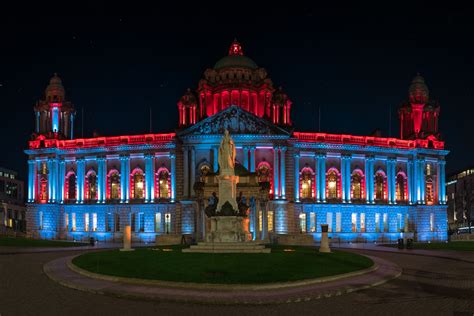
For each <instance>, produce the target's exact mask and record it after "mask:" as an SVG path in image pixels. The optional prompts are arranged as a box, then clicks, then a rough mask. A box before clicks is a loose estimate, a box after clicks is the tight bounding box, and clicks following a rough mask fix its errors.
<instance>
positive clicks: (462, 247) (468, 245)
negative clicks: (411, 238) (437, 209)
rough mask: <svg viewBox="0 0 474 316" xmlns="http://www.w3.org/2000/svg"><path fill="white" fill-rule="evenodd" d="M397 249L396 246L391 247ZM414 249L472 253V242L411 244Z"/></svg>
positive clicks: (473, 247)
mask: <svg viewBox="0 0 474 316" xmlns="http://www.w3.org/2000/svg"><path fill="white" fill-rule="evenodd" d="M391 246H392V247H397V245H391ZM413 248H415V249H426V250H458V251H474V242H473V241H450V242H432V243H413Z"/></svg>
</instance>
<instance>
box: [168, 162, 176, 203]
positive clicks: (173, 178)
mask: <svg viewBox="0 0 474 316" xmlns="http://www.w3.org/2000/svg"><path fill="white" fill-rule="evenodd" d="M169 157H170V160H171V170H170V173H171V202H174V201H175V198H176V155H175V154H174V153H171V154H170V155H169Z"/></svg>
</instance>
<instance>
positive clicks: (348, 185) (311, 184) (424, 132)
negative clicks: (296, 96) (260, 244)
mask: <svg viewBox="0 0 474 316" xmlns="http://www.w3.org/2000/svg"><path fill="white" fill-rule="evenodd" d="M45 94H46V97H45V99H44V100H42V101H41V102H39V103H38V105H37V106H36V107H35V115H36V130H35V133H34V135H33V139H32V140H31V141H30V142H29V148H28V149H27V150H26V151H25V152H26V154H27V155H28V156H29V161H28V167H29V177H28V212H27V214H28V233H29V234H30V236H33V237H37V238H64V239H84V238H88V237H91V236H93V237H96V238H98V239H99V240H119V239H120V238H121V237H122V232H123V229H124V226H125V225H131V226H132V231H133V234H132V235H133V239H134V240H137V241H138V240H140V241H154V240H155V239H156V238H157V236H164V235H173V234H174V235H179V236H181V235H189V236H192V237H193V238H195V239H196V240H204V239H205V234H206V231H207V226H206V225H207V224H206V221H207V219H206V215H205V213H204V210H205V207H206V205H207V204H208V201H209V199H210V198H211V194H209V191H206V189H203V188H207V187H209V185H207V184H206V183H205V182H206V181H210V180H208V179H212V178H213V176H215V175H218V174H219V170H218V162H217V156H218V148H219V144H220V140H221V138H222V135H223V134H224V132H225V130H228V131H229V132H230V134H231V135H232V138H233V140H234V142H235V144H236V149H237V150H236V167H235V168H236V174H237V175H241V178H242V179H251V180H248V181H254V182H256V183H252V184H249V183H239V184H238V185H237V191H238V193H239V192H240V191H242V192H243V193H245V194H246V195H250V194H252V196H246V195H243V198H244V199H245V205H248V207H249V228H250V232H251V234H252V238H253V239H255V240H259V239H263V240H269V239H275V238H279V236H284V235H293V236H296V237H297V236H304V237H305V238H308V236H310V237H312V238H313V239H314V240H318V239H319V238H320V236H321V226H320V225H321V224H328V225H329V236H330V237H332V238H333V240H336V241H337V240H340V241H364V242H369V241H378V240H384V241H388V240H396V238H400V237H403V236H404V235H407V236H413V235H414V237H415V238H416V239H417V240H420V241H426V240H446V239H447V217H446V193H445V156H446V155H447V154H448V151H446V150H445V149H444V142H443V141H442V140H441V139H440V135H439V132H438V117H439V105H438V104H437V103H436V102H434V101H433V100H432V99H430V97H429V91H428V88H427V86H426V84H425V82H424V79H423V78H422V77H421V76H419V75H418V76H416V77H415V79H414V80H413V82H412V84H411V86H410V88H409V95H408V99H407V101H406V102H404V103H402V105H401V107H400V111H399V113H400V119H401V137H400V138H384V137H377V136H355V135H345V134H344V135H342V134H328V133H303V132H298V131H297V129H296V127H295V126H293V122H292V120H291V112H292V110H293V105H292V102H291V100H290V99H289V97H288V95H287V94H286V93H285V92H284V91H283V89H282V88H275V87H274V86H273V83H272V81H271V79H270V78H269V77H268V74H267V72H266V70H265V69H263V68H260V67H258V66H257V64H256V63H255V62H254V61H253V60H251V59H250V58H248V57H247V56H245V55H244V53H243V50H242V47H241V45H240V44H239V43H238V42H236V41H234V42H233V43H232V45H231V47H230V49H229V53H228V55H227V56H225V57H224V58H222V59H221V60H219V61H218V62H217V63H216V64H215V66H214V67H213V68H211V69H207V70H206V71H205V72H204V77H203V79H202V80H201V81H200V82H199V84H198V88H197V90H196V91H191V90H189V89H188V90H187V92H186V93H185V94H184V96H183V97H182V98H180V99H179V101H178V112H179V122H178V128H177V130H176V132H175V133H168V134H145V135H133V136H113V137H95V138H74V137H73V135H74V133H73V128H74V116H75V112H74V106H73V104H72V103H70V102H68V101H66V98H65V90H64V88H63V86H62V82H61V80H60V79H59V77H57V75H55V76H54V77H53V78H52V79H51V82H50V85H49V86H48V88H47V89H46V93H45ZM252 179H255V180H252ZM256 185H257V188H258V186H259V187H260V190H256V189H255V188H256ZM250 187H252V189H251V190H250V189H249V188H250ZM251 192H253V193H251ZM216 193H217V192H216Z"/></svg>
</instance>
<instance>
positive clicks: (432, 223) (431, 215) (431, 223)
mask: <svg viewBox="0 0 474 316" xmlns="http://www.w3.org/2000/svg"><path fill="white" fill-rule="evenodd" d="M430 231H431V232H434V231H435V215H434V213H430Z"/></svg>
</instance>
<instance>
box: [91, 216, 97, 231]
mask: <svg viewBox="0 0 474 316" xmlns="http://www.w3.org/2000/svg"><path fill="white" fill-rule="evenodd" d="M92 231H93V232H96V231H97V213H92Z"/></svg>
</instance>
